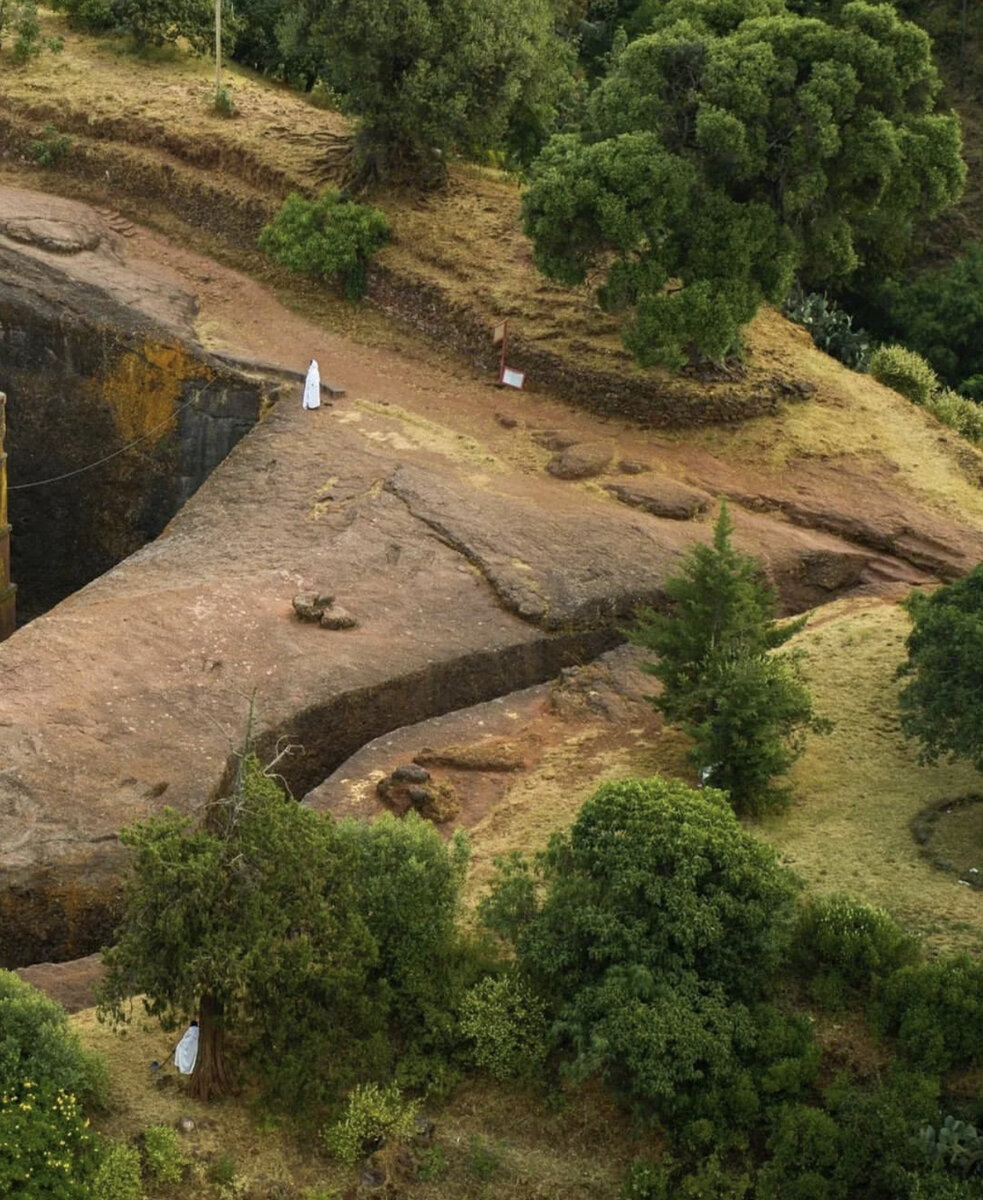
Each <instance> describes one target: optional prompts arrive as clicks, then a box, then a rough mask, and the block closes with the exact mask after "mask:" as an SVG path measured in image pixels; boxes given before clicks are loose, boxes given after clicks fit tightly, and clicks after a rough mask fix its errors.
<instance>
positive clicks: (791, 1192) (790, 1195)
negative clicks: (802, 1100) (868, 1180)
mask: <svg viewBox="0 0 983 1200" xmlns="http://www.w3.org/2000/svg"><path fill="white" fill-rule="evenodd" d="M840 1141H841V1136H840V1130H839V1127H838V1126H837V1124H836V1122H835V1121H834V1120H833V1118H832V1117H831V1116H830V1115H829V1114H828V1113H825V1112H823V1111H822V1109H819V1108H811V1107H809V1106H808V1105H805V1104H788V1105H785V1106H783V1107H782V1109H781V1110H780V1111H779V1113H778V1116H777V1119H776V1121H775V1127H774V1130H773V1132H772V1134H771V1136H770V1137H769V1139H768V1154H769V1159H768V1162H767V1163H766V1165H765V1166H764V1167H763V1168H762V1170H761V1171H760V1172H759V1174H758V1183H757V1188H756V1189H755V1196H756V1197H757V1198H758V1200H845V1196H846V1189H845V1187H844V1185H843V1182H842V1181H840V1180H837V1179H835V1178H834V1175H835V1169H836V1166H837V1163H838V1162H839V1158H840Z"/></svg>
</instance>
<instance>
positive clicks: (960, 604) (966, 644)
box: [899, 563, 983, 771]
mask: <svg viewBox="0 0 983 1200" xmlns="http://www.w3.org/2000/svg"><path fill="white" fill-rule="evenodd" d="M905 607H906V608H907V610H908V613H909V615H910V616H911V619H912V622H913V627H912V630H911V633H910V634H909V635H908V640H907V641H906V643H905V646H906V648H907V650H908V659H907V662H905V663H904V664H903V665H902V666H901V668H900V670H899V674H900V675H901V676H903V677H905V678H906V679H907V683H906V684H905V686H904V687H903V688H902V690H901V697H900V705H901V728H902V729H903V730H904V732H905V733H906V734H907V735H908V737H914V738H917V739H918V740H919V742H920V743H921V752H922V757H923V758H924V759H925V760H926V761H927V762H937V761H938V759H939V758H940V757H941V756H942V755H944V754H952V755H957V756H959V757H960V758H968V759H969V761H970V762H972V763H973V764H974V765H975V766H976V768H977V770H980V771H983V563H981V564H980V565H979V566H977V567H975V568H974V569H973V570H972V571H970V573H969V574H968V575H967V576H965V578H963V579H959V580H957V581H956V582H955V583H950V584H949V585H948V586H946V587H942V588H939V590H938V591H936V592H932V593H931V594H927V593H925V592H912V594H911V596H910V597H909V598H908V600H907V602H906V604H905Z"/></svg>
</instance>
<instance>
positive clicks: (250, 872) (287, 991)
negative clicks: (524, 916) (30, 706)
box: [101, 757, 468, 1116]
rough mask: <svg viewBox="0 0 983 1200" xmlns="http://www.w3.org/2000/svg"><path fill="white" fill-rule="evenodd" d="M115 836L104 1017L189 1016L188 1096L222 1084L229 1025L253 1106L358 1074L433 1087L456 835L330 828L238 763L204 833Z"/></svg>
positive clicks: (449, 1008)
mask: <svg viewBox="0 0 983 1200" xmlns="http://www.w3.org/2000/svg"><path fill="white" fill-rule="evenodd" d="M122 838H123V842H124V844H125V845H127V846H129V847H130V848H131V849H132V851H133V861H132V869H131V872H130V877H129V881H128V885H127V892H126V902H125V908H124V916H123V920H122V922H121V924H120V927H119V929H118V930H117V936H116V944H115V945H114V946H113V947H112V948H111V949H109V950H107V951H105V952H104V960H105V963H106V966H107V977H106V980H105V983H104V985H103V992H102V997H101V1007H102V1011H103V1013H104V1014H106V1015H108V1016H110V1017H112V1018H114V1019H117V1020H122V1019H124V1018H125V1015H126V1001H127V1000H128V998H130V997H133V996H137V995H143V996H144V1004H145V1006H146V1008H147V1011H148V1012H150V1013H151V1014H153V1015H155V1016H157V1017H159V1018H160V1019H161V1021H162V1023H163V1024H164V1025H165V1027H167V1028H176V1027H178V1026H179V1025H181V1024H182V1023H183V1022H185V1021H187V1020H188V1018H189V1017H192V1016H197V1017H198V1020H199V1026H200V1032H199V1053H198V1059H197V1062H196V1064H195V1069H194V1073H193V1075H192V1077H191V1092H192V1094H193V1095H195V1096H197V1097H199V1098H203V1099H207V1098H209V1097H210V1096H214V1095H220V1094H222V1093H224V1092H226V1091H228V1090H229V1089H230V1088H231V1087H232V1086H233V1084H234V1081H235V1075H236V1071H235V1070H234V1069H233V1068H232V1066H231V1065H230V1064H229V1062H228V1061H227V1053H226V1037H225V1035H226V1033H227V1032H228V1031H229V1030H234V1032H235V1045H236V1049H237V1052H238V1053H239V1054H240V1055H241V1059H242V1064H243V1066H244V1067H246V1068H248V1070H249V1071H250V1072H251V1073H252V1074H253V1075H254V1076H255V1077H256V1078H257V1079H258V1082H259V1083H260V1085H261V1087H262V1088H263V1090H264V1092H265V1094H266V1095H267V1096H268V1097H269V1098H270V1099H272V1100H274V1101H276V1102H279V1103H281V1104H283V1105H284V1106H286V1107H290V1108H293V1109H295V1110H299V1111H302V1112H304V1113H306V1114H307V1115H308V1116H314V1115H316V1114H317V1112H318V1111H319V1108H320V1106H322V1105H323V1104H324V1103H325V1102H327V1101H329V1100H330V1098H331V1096H332V1094H333V1093H334V1092H336V1091H337V1090H339V1089H340V1088H342V1087H345V1086H348V1085H350V1084H352V1083H353V1082H356V1081H358V1080H360V1079H364V1078H378V1077H382V1076H392V1075H394V1074H395V1075H397V1077H399V1078H400V1079H403V1080H407V1081H412V1082H414V1083H421V1082H426V1081H427V1080H428V1078H429V1077H430V1076H431V1075H434V1074H439V1072H440V1070H441V1069H442V1066H443V1062H444V1060H445V1057H446V1054H447V1052H448V1051H449V1049H450V1047H451V1043H452V1042H453V1039H454V1036H455V1031H454V1029H453V1023H452V1019H451V1015H450V1014H452V1013H453V1012H454V1011H455V1007H456V996H457V990H458V988H460V987H463V986H464V984H465V983H466V982H468V981H467V979H466V978H465V976H464V972H465V970H466V962H467V956H466V954H464V953H462V943H461V939H460V937H459V934H458V929H457V923H456V918H457V912H458V902H459V895H460V889H461V885H462V883H463V879H464V873H465V868H466V863H467V856H468V849H467V842H466V840H465V839H464V837H463V835H461V836H459V837H457V838H455V839H452V841H451V842H450V844H447V843H445V842H444V841H443V840H442V839H441V837H440V835H439V834H438V833H437V832H436V831H435V830H434V828H433V827H432V826H431V825H429V824H428V823H426V822H425V821H423V820H422V819H421V818H419V817H417V816H416V815H415V814H410V816H409V817H408V818H407V819H405V820H403V821H398V822H397V821H396V820H395V819H393V818H386V817H384V818H382V819H381V820H379V821H376V822H374V823H373V824H372V825H365V824H363V823H360V822H355V821H342V822H337V821H335V820H334V819H333V818H331V817H330V816H323V815H321V814H318V813H314V812H312V811H311V810H309V809H307V808H304V807H303V806H302V805H299V804H297V803H296V802H295V801H294V800H293V799H292V798H290V797H289V796H287V795H286V794H285V793H284V792H283V790H282V789H281V787H280V786H279V784H278V783H277V781H276V780H275V779H274V778H273V777H271V776H270V775H269V774H268V773H267V772H266V771H264V770H263V769H262V768H261V767H260V765H259V763H258V762H257V761H256V759H255V758H252V757H249V758H247V759H245V760H244V764H243V769H242V771H241V772H240V774H239V776H238V778H237V781H236V785H235V787H234V788H233V789H232V791H231V794H230V795H229V796H228V797H226V798H224V799H221V800H217V801H215V802H214V803H212V804H211V805H209V807H208V809H207V811H206V814H205V818H204V820H203V821H202V822H201V823H200V824H199V825H195V824H193V823H192V822H191V821H190V820H189V819H187V818H185V817H181V816H180V815H178V814H177V813H175V812H172V811H168V812H165V814H164V815H163V816H160V817H156V818H153V819H151V820H149V821H145V822H142V823H140V824H138V825H135V826H133V827H132V828H130V829H127V830H124V831H123V834H122Z"/></svg>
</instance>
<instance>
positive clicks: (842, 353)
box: [784, 286, 871, 371]
mask: <svg viewBox="0 0 983 1200" xmlns="http://www.w3.org/2000/svg"><path fill="white" fill-rule="evenodd" d="M784 312H785V315H786V316H787V317H788V319H789V320H790V321H794V322H795V323H796V324H797V325H803V326H804V327H805V328H806V329H808V330H809V333H810V335H811V337H812V340H813V341H814V342H815V343H816V345H817V346H818V347H819V349H820V350H825V352H826V353H827V354H831V355H832V356H833V358H836V359H838V360H839V361H840V362H841V363H845V364H846V366H848V367H850V368H851V369H852V370H854V371H866V369H867V365H868V362H869V361H870V349H871V346H870V337H869V336H868V335H867V334H866V333H865V332H864V331H863V330H862V329H854V328H853V318H852V317H851V316H850V314H849V313H848V312H844V310H843V309H842V308H839V307H838V306H837V305H836V304H834V303H833V302H832V301H831V300H830V299H829V298H828V297H827V296H826V294H825V292H809V293H806V292H804V291H803V290H802V288H800V287H798V286H796V287H794V288H793V289H792V291H791V292H790V294H789V296H788V298H787V299H786V301H785V305H784Z"/></svg>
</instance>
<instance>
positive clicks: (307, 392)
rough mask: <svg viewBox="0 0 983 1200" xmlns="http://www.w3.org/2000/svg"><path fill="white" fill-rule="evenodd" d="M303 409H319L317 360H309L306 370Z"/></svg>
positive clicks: (319, 394)
mask: <svg viewBox="0 0 983 1200" xmlns="http://www.w3.org/2000/svg"><path fill="white" fill-rule="evenodd" d="M304 407H305V408H320V407H321V372H320V371H319V370H318V368H317V359H315V358H312V359H311V365H310V366H309V367H308V368H307V379H306V380H305V381H304Z"/></svg>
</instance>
